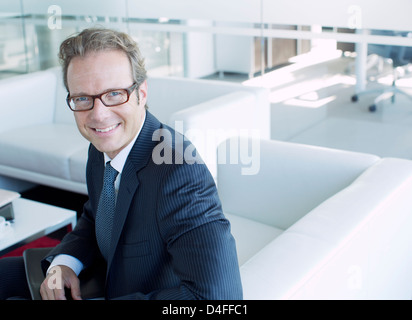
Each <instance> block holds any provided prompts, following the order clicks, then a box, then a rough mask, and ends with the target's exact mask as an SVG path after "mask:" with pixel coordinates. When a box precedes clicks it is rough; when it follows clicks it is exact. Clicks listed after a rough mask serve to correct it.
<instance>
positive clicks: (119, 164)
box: [104, 112, 146, 173]
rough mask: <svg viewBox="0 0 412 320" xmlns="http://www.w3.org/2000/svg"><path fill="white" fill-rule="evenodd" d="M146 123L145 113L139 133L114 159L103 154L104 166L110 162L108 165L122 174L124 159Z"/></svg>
mask: <svg viewBox="0 0 412 320" xmlns="http://www.w3.org/2000/svg"><path fill="white" fill-rule="evenodd" d="M145 121H146V112H145V114H144V119H143V122H142V125H141V127H140V129H139V132H138V133H137V135H136V136H135V137H134V139H133V140H132V141H131V142H130V143H129V144H128V145H127V146H126V147H125V148H123V149H122V150H121V151H120V152H119V153H118V155H117V156H116V157H114V158H113V159H110V157H109V156H108V155H107V154H106V153H104V163H105V165H106V163H107V161H110V164H111V165H112V167H113V168H114V169H116V171H117V172H119V173H122V171H123V167H124V164H125V163H126V159H127V157H128V156H129V153H130V150H132V147H133V145H134V143H135V142H136V139H137V137H138V136H139V134H140V131H142V128H143V125H144V123H145Z"/></svg>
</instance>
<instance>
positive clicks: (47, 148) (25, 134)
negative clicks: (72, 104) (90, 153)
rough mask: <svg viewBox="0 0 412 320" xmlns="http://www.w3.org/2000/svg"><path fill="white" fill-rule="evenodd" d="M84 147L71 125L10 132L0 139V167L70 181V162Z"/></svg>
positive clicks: (32, 127) (56, 125)
mask: <svg viewBox="0 0 412 320" xmlns="http://www.w3.org/2000/svg"><path fill="white" fill-rule="evenodd" d="M87 146H88V142H87V141H86V140H85V139H84V138H83V137H82V136H81V135H80V133H79V132H78V129H77V127H76V126H73V125H67V124H45V125H35V126H28V127H25V128H19V129H13V130H9V131H6V132H3V133H2V134H1V135H0V150H1V152H0V164H1V165H6V166H11V167H15V168H20V169H24V170H28V171H33V172H38V173H42V174H46V175H50V176H55V177H58V178H63V179H68V180H70V171H69V158H70V156H71V155H73V154H75V153H76V152H78V151H79V150H82V149H84V148H87Z"/></svg>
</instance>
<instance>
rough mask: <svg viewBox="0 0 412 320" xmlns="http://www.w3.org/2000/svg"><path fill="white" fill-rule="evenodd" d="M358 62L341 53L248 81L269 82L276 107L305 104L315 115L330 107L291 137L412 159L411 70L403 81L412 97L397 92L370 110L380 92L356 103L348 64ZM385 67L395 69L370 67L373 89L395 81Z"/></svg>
mask: <svg viewBox="0 0 412 320" xmlns="http://www.w3.org/2000/svg"><path fill="white" fill-rule="evenodd" d="M352 66H353V58H347V57H340V58H335V59H332V60H329V61H325V62H322V63H318V64H315V65H311V66H307V67H304V68H296V66H294V67H292V66H290V67H286V68H284V70H286V72H284V71H282V70H281V69H279V70H276V71H273V72H272V73H270V74H266V75H265V76H264V77H263V78H265V79H264V80H265V81H262V78H261V79H257V78H255V79H251V80H249V81H246V82H245V83H246V84H247V85H263V86H266V87H268V88H269V89H270V91H271V94H270V97H271V101H272V110H273V108H274V107H276V106H278V107H279V106H282V107H284V108H291V107H295V108H296V107H300V108H309V109H310V110H308V111H307V112H308V114H310V113H311V112H313V113H314V112H319V110H320V109H318V108H325V109H326V112H325V110H323V113H324V114H325V116H324V117H323V118H322V119H320V120H319V121H318V122H317V123H316V124H314V125H312V126H311V127H309V128H306V129H305V130H304V132H300V133H299V134H296V135H294V136H293V137H291V138H288V139H287V140H290V141H294V142H298V143H304V144H311V145H318V146H325V147H331V148H338V149H344V150H351V151H359V152H367V153H373V154H376V155H379V156H382V157H401V158H408V159H412V99H411V97H412V76H411V75H410V74H406V75H405V77H404V78H402V79H401V80H399V81H398V85H399V87H401V88H402V89H405V90H406V91H409V92H410V93H411V97H406V96H403V95H397V96H396V99H395V102H394V103H392V102H391V100H390V99H387V100H384V101H382V102H381V103H379V104H378V106H377V107H378V108H377V111H376V112H370V111H369V110H368V107H369V106H370V105H371V104H373V101H374V99H375V97H376V96H377V95H376V94H369V95H364V96H361V97H360V98H359V101H358V102H356V103H353V102H352V101H351V97H352V95H353V94H354V92H355V76H354V74H353V73H350V72H348V69H350V67H352ZM288 69H289V70H290V72H289V71H287V70H288ZM385 70H386V71H389V73H385V74H383V75H382V74H381V76H379V77H372V76H373V75H375V74H376V72H375V70H373V69H370V71H369V72H368V76H371V79H374V81H369V82H368V84H367V89H370V88H381V87H382V88H383V87H384V86H390V84H391V79H392V78H391V76H392V73H391V69H390V68H389V69H388V66H386V68H385ZM376 80H379V82H377V81H376ZM382 83H383V84H382ZM292 122H293V119H292V120H291V123H290V125H293V123H292Z"/></svg>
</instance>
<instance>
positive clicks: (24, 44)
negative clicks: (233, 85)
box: [0, 0, 412, 78]
mask: <svg viewBox="0 0 412 320" xmlns="http://www.w3.org/2000/svg"><path fill="white" fill-rule="evenodd" d="M393 4H394V5H393V6H392V7H393V8H392V7H391V8H388V9H384V8H380V7H379V6H376V2H375V1H372V0H363V1H359V2H358V4H355V5H354V4H353V1H351V0H342V1H340V2H339V4H333V5H332V4H331V2H330V1H326V0H315V1H311V2H308V1H306V0H288V1H287V0H278V1H273V0H225V1H221V0H210V1H201V0H151V1H149V2H148V1H143V0H118V1H112V0H87V1H84V0H60V1H52V0H2V1H1V3H0V76H1V77H5V76H9V75H13V74H18V73H26V72H33V71H37V70H43V69H46V68H50V67H52V66H56V65H58V60H57V52H58V47H59V44H60V42H61V41H62V40H63V39H65V38H66V37H67V36H69V35H70V34H72V33H75V32H78V31H80V30H82V29H83V28H86V27H92V26H106V27H112V28H116V29H120V30H123V31H126V32H128V33H129V34H131V35H132V36H133V37H134V38H135V39H136V40H137V41H138V43H139V45H140V47H141V50H142V52H143V54H144V56H145V57H146V63H147V69H148V71H149V74H154V75H162V76H182V77H190V78H201V77H207V76H208V75H211V74H212V75H213V74H218V75H221V76H222V75H225V74H230V73H237V74H243V75H245V77H246V78H250V77H253V76H256V75H259V74H263V73H264V72H266V71H268V70H271V69H273V68H277V67H279V66H282V65H285V64H288V63H291V58H292V57H294V56H296V55H300V54H303V53H306V52H310V51H312V50H313V49H318V51H317V52H318V53H320V52H323V53H325V52H327V51H329V50H330V51H334V50H336V48H337V47H339V44H342V43H344V44H352V48H353V43H355V42H356V43H360V42H363V41H365V39H366V38H365V34H364V33H357V32H353V31H354V30H361V29H362V28H363V29H365V28H368V29H373V28H375V29H376V28H379V26H380V24H379V23H381V22H379V20H377V19H376V16H379V14H377V13H376V12H377V11H376V10H381V11H382V12H386V10H389V11H393V10H395V9H396V7H399V6H402V7H403V8H404V9H403V10H402V12H399V11H397V15H398V16H397V17H396V18H393V19H389V18H388V19H386V20H385V22H384V25H383V26H385V27H386V26H387V25H391V26H393V28H395V29H396V28H398V29H399V28H401V29H402V28H403V30H405V29H407V30H412V27H410V22H409V21H410V19H409V18H407V17H404V14H403V12H408V9H412V3H411V2H410V1H409V0H393ZM371 8H373V10H371ZM394 8H395V9H394ZM325 12H327V14H325ZM371 12H372V13H373V14H372V13H371ZM385 16H387V15H385ZM390 17H392V16H390ZM406 18H407V19H406ZM387 20H390V21H389V22H388V21H387ZM386 38H388V37H386ZM386 38H382V37H379V36H374V37H373V36H371V37H370V38H368V42H371V41H372V42H375V43H379V42H381V43H382V42H385V41H387V39H386ZM398 38H400V37H398ZM408 40H409V41H410V39H396V40H395V41H396V43H397V44H403V43H406V41H408ZM340 47H345V48H347V47H351V46H340ZM319 48H321V49H319ZM350 50H354V49H350Z"/></svg>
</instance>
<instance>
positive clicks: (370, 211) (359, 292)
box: [241, 159, 412, 299]
mask: <svg viewBox="0 0 412 320" xmlns="http://www.w3.org/2000/svg"><path fill="white" fill-rule="evenodd" d="M411 194H412V162H411V161H409V160H401V159H383V160H381V161H379V162H378V163H377V164H375V165H374V166H372V167H371V168H369V169H368V170H367V171H366V172H365V173H363V174H362V175H361V176H360V177H359V178H358V179H357V180H356V181H355V182H354V183H352V184H351V185H350V186H349V187H347V188H345V189H344V190H342V191H341V192H339V193H337V194H336V195H335V196H333V197H331V198H329V199H328V200H326V201H325V202H323V203H322V204H321V205H319V206H318V207H316V208H315V209H314V210H312V211H311V212H309V213H308V214H307V215H306V216H305V217H303V218H302V219H301V220H299V221H298V222H297V223H295V224H294V225H293V226H292V227H290V228H289V229H288V230H286V231H285V232H284V233H283V234H282V235H280V236H279V237H278V238H276V239H275V240H274V241H272V242H271V243H270V244H269V245H267V246H266V247H265V248H264V249H263V250H261V251H260V252H259V253H258V254H257V255H256V256H254V257H253V258H252V259H251V260H249V261H248V262H247V263H245V264H244V265H243V266H242V268H241V274H242V282H243V286H244V293H245V299H410V294H411V290H412V274H411V272H410V270H411V268H412V251H411V250H410V248H411V244H412V234H411V232H410V230H411V229H412V197H411Z"/></svg>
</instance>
